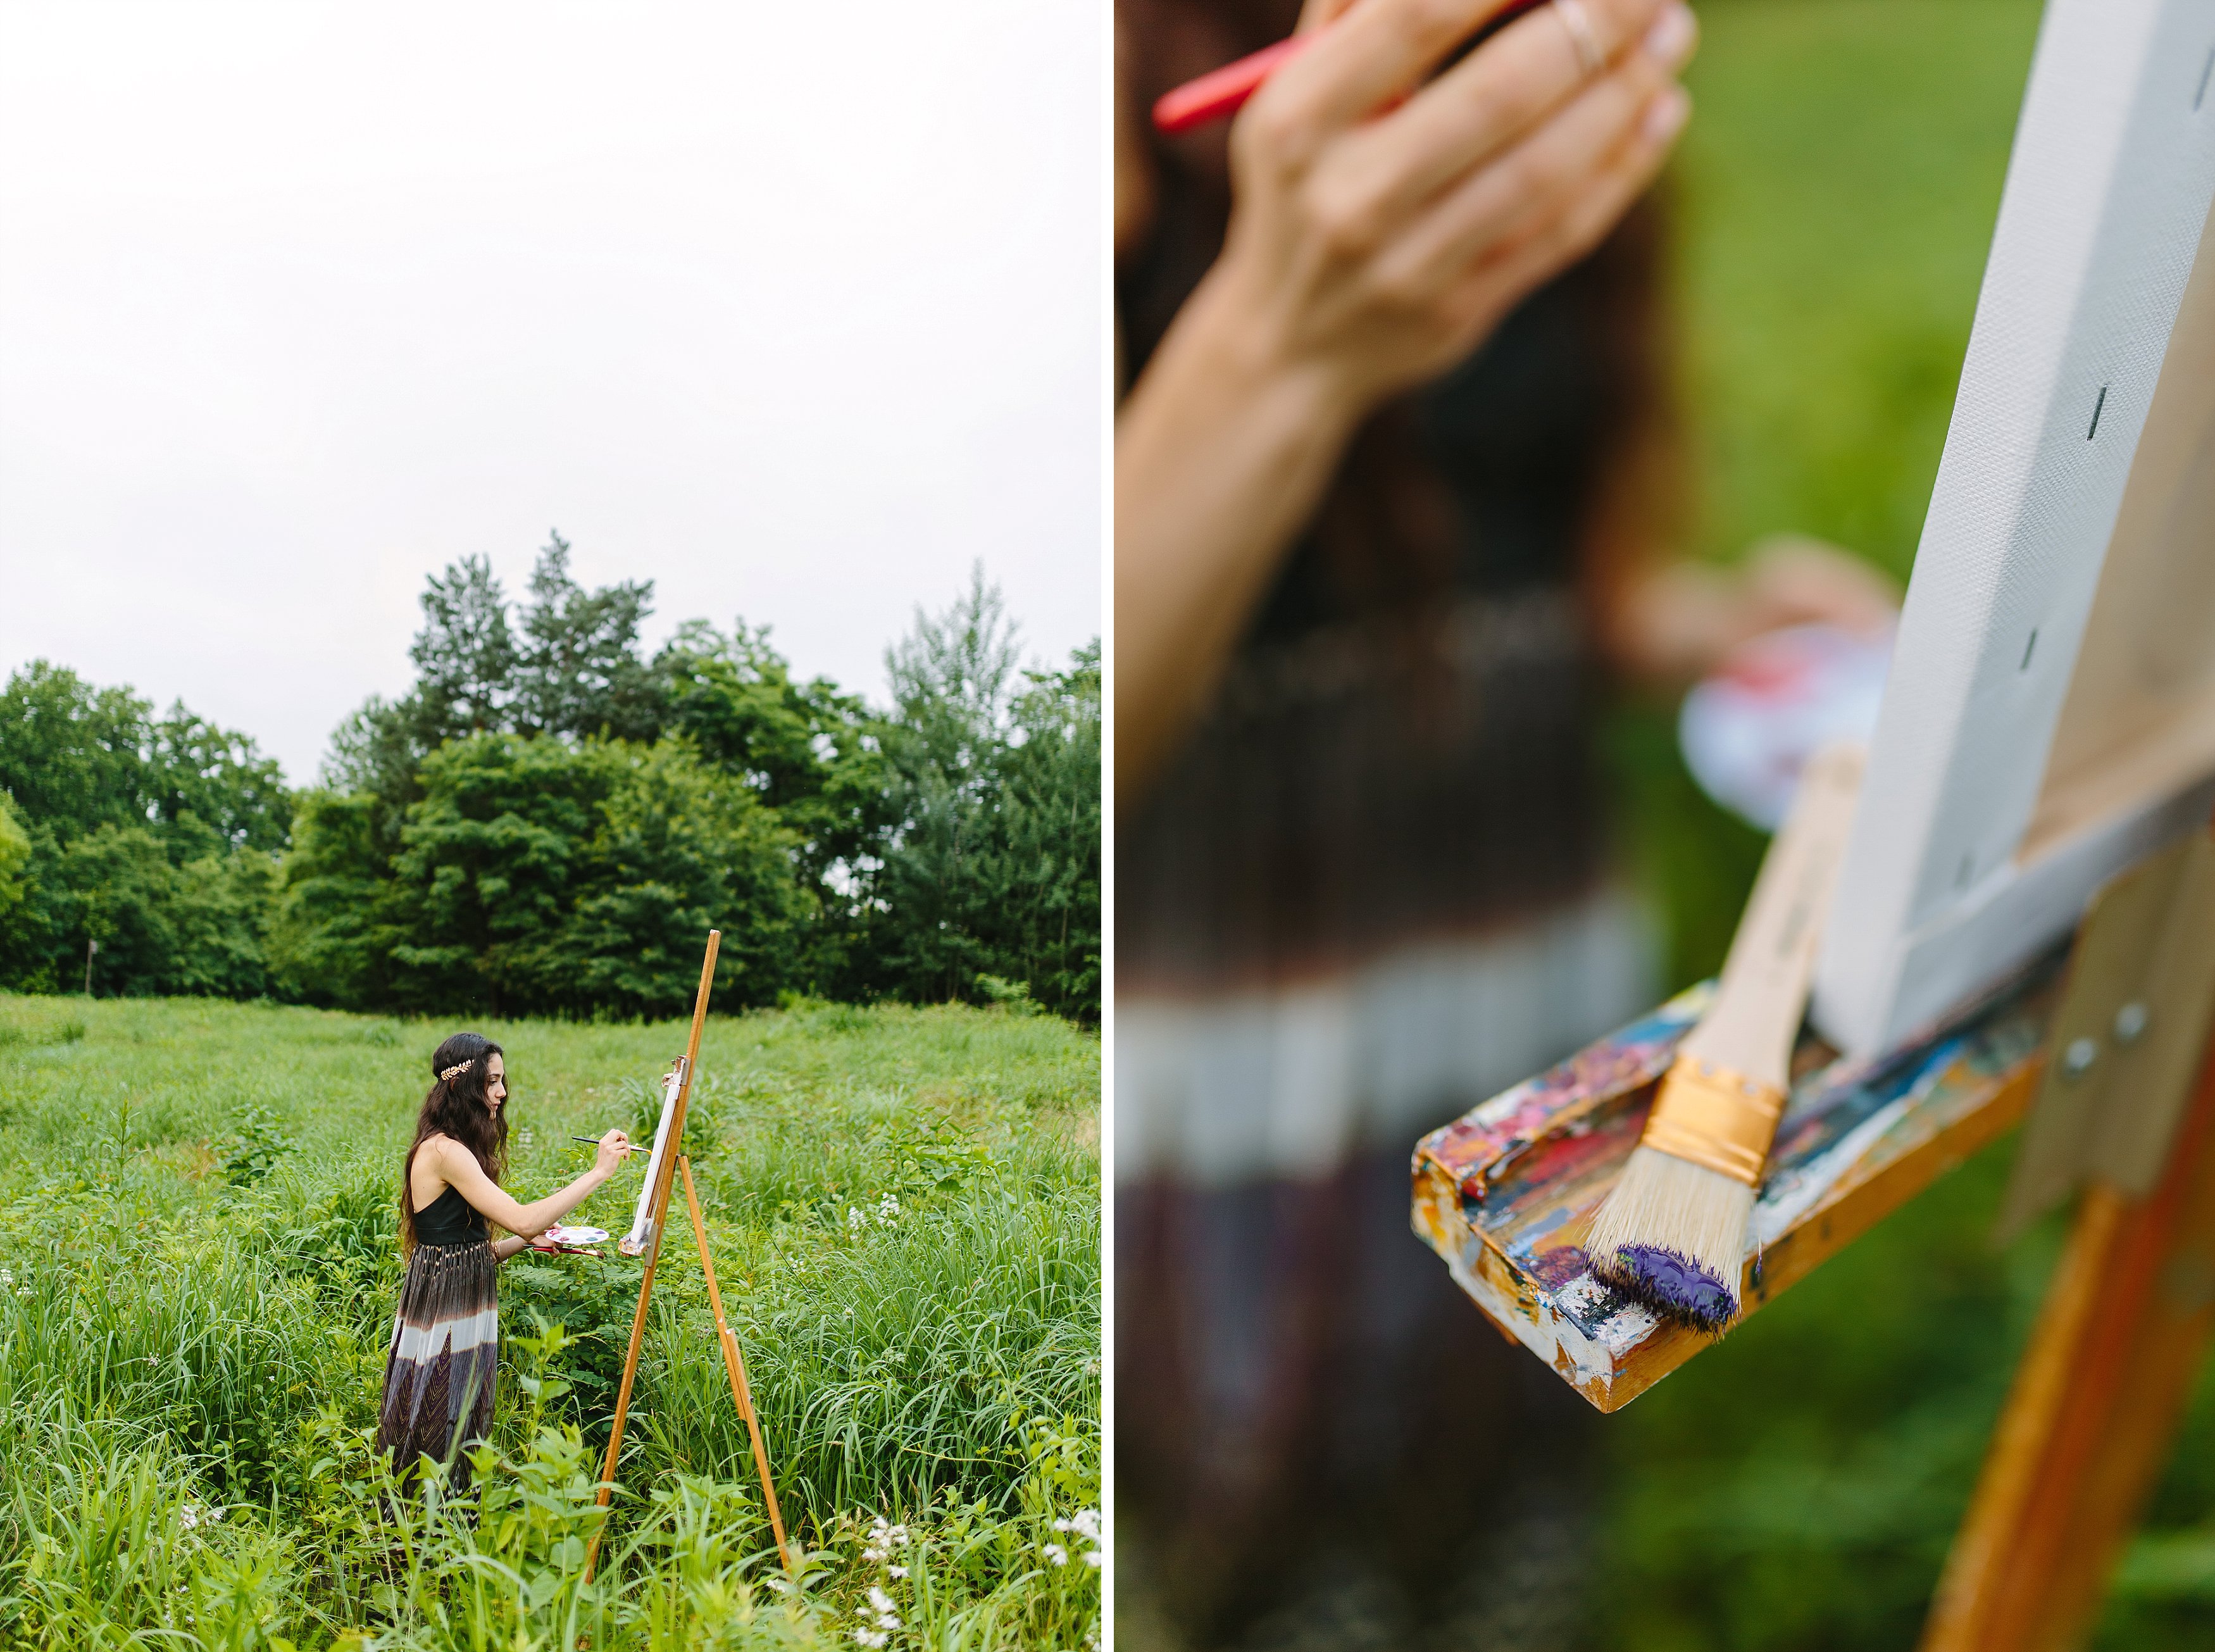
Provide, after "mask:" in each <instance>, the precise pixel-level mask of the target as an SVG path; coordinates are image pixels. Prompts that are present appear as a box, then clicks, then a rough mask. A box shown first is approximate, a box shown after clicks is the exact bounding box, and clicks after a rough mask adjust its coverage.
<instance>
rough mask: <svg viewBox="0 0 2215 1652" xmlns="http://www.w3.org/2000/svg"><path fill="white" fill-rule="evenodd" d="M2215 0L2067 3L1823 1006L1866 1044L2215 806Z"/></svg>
mask: <svg viewBox="0 0 2215 1652" xmlns="http://www.w3.org/2000/svg"><path fill="white" fill-rule="evenodd" d="M2212 81H2215V0H2052V3H2051V4H2050V5H2049V6H2048V7H2047V9H2046V17H2045V21H2044V22H2043V23H2042V25H2041V27H2040V34H2039V41H2038V49H2037V55H2036V57H2035V58H2034V62H2033V64H2032V69H2031V77H2030V84H2029V89H2028V92H2027V94H2026V95H2025V97H2024V101H2023V109H2022V119H2021V122H2020V124H2019V126H2018V127H2017V130H2016V142H2015V149H2014V152H2013V154H2012V156H2011V157H2010V158H2009V165H2008V177H2007V186H2006V189H2005V191H2004V193H2003V196H2002V199H2001V202H2000V212H1999V221H1998V224H1997V228H1996V230H1995V231H1994V233H1993V237H1992V250H1991V260H1990V261H1989V263H1988V264H1987V266H1986V267H1985V281H1984V286H1983V290H1982V292H1980V294H1979V298H1978V304H1977V316H1976V322H1975V325H1974V328H1973V331H1972V334H1971V336H1970V341H1969V350H1968V356H1967V360H1966V362H1965V363H1964V365H1963V367H1962V372H1961V384H1960V392H1959V395H1958V396H1957V397H1956V399H1955V402H1954V416H1953V421H1952V423H1951V425H1950V427H1948V432H1947V437H1946V448H1945V453H1944V456H1943V458H1942V460H1941V461H1940V464H1939V470H1938V478H1937V482H1936V486H1935V488H1933V490H1932V494H1931V501H1930V513H1929V514H1928V516H1927V517H1926V519H1925V520H1924V531H1923V538H1922V543H1921V544H1920V546H1919V548H1918V550H1917V556H1916V563H1915V571H1914V574H1913V576H1912V578H1911V580H1910V583H1909V586H1908V592H1907V600H1906V605H1905V609H1904V611H1903V612H1902V615H1901V620H1900V629H1899V642H1898V645H1897V648H1896V649H1895V652H1894V654H1893V666H1892V673H1891V676H1890V678H1889V679H1888V681H1887V685H1886V691H1885V702H1884V709H1883V710H1882V712H1881V715H1880V716H1879V719H1878V724H1877V731H1876V734H1875V737H1874V740H1873V742H1872V745H1871V750H1870V755H1869V763H1868V772H1867V777H1866V779H1865V780H1864V783H1863V789H1862V808H1861V811H1860V814H1859V817H1858V819H1857V820H1856V826H1855V831H1854V836H1853V839H1852V842H1851V844H1850V847H1849V849H1848V851H1847V856H1846V860H1845V863H1844V869H1843V871H1842V873H1841V875H1840V880H1839V885H1838V899H1837V904H1836V906H1834V908H1833V911H1832V918H1831V920H1830V924H1829V927H1828V932H1827V935H1826V937H1825V949H1824V954H1823V957H1822V961H1821V963H1820V965H1819V968H1818V972H1817V977H1816V992H1815V1005H1814V1014H1815V1018H1816V1022H1817V1024H1818V1026H1819V1028H1820V1029H1822V1030H1823V1031H1824V1033H1825V1035H1827V1036H1829V1037H1830V1038H1831V1039H1832V1041H1835V1042H1837V1043H1838V1044H1839V1045H1841V1046H1842V1047H1844V1048H1845V1049H1847V1050H1848V1051H1850V1052H1851V1053H1856V1054H1862V1055H1868V1054H1874V1053H1879V1052H1881V1051H1882V1050H1885V1049H1887V1048H1890V1047H1893V1046H1895V1045H1896V1044H1898V1043H1899V1042H1900V1041H1902V1040H1903V1039H1904V1038H1905V1037H1906V1036H1907V1035H1910V1034H1911V1033H1912V1032H1913V1031H1915V1030H1916V1029H1918V1028H1920V1027H1924V1026H1927V1025H1928V1024H1930V1023H1932V1022H1933V1021H1935V1020H1936V1019H1938V1018H1940V1017H1941V1016H1943V1015H1945V1014H1946V1013H1947V1012H1948V1010H1952V1009H1954V1008H1956V1007H1958V1006H1959V1005H1960V1004H1962V1003H1963V1002H1964V1001H1966V1000H1967V999H1969V998H1973V997H1974V996H1976V995H1977V994H1978V993H1979V992H1981V991H1982V990H1984V989H1985V987H1987V986H1991V984H1992V983H1993V982H1995V981H1996V980H1998V979H2000V978H2001V977H2002V976H2003V975H2004V974H2006V973H2008V972H2009V970H2011V969H2013V968H2014V967H2016V966H2018V965H2020V964H2022V963H2023V962H2026V961H2028V960H2029V959H2030V958H2031V957H2033V956H2034V955H2036V954H2037V953H2038V952H2039V951H2040V950H2041V949H2044V948H2045V947H2046V946H2047V945H2049V944H2051V943H2053V942H2055V941H2057V940H2059V938H2060V937H2063V936H2065V935H2066V934H2067V933H2068V932H2069V930H2070V929H2071V926H2073V925H2074V924H2075V923H2076V921H2077V917H2078V915H2079V914H2080V913H2081V912H2082V911H2083V907H2084V904H2085V902H2086V900H2088V899H2089V897H2090V895H2091V894H2092V892H2093V890H2094V889H2095V887H2098V885H2099V884H2100V883H2101V882H2102V881H2104V880H2105V879H2106V878H2108V876H2110V875H2113V874H2114V872H2116V871H2118V870H2120V869H2122V868H2123V867H2125V866H2127V865H2129V864H2130V863H2132V862H2133V861H2135V860H2137V859H2138V857H2141V856H2142V855H2144V853H2146V852H2147V851H2150V850H2151V849H2153V848H2155V847H2157V846H2158V845H2160V844H2163V843H2164V842H2167V841H2169V840H2170V839H2173V838H2176V837H2179V836H2181V834H2182V833H2184V832H2187V831H2189V830H2190V829H2192V827H2194V826H2197V825H2200V824H2201V823H2204V822H2205V821H2206V819H2207V818H2208V814H2209V810H2210V808H2211V805H2215V223H2211V219H2210V213H2209V208H2210V201H2211V199H2212V198H2215V84H2211V82H2212Z"/></svg>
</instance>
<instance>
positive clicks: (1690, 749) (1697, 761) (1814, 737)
mask: <svg viewBox="0 0 2215 1652" xmlns="http://www.w3.org/2000/svg"><path fill="white" fill-rule="evenodd" d="M1891 663H1892V636H1891V633H1890V632H1889V631H1887V632H1886V633H1885V634H1884V635H1882V636H1874V637H1871V636H1856V635H1855V634H1854V633H1852V632H1850V631H1846V630H1841V629H1839V628H1838V627H1837V626H1835V625H1795V626H1792V627H1790V628H1789V629H1785V630H1781V631H1771V632H1770V633H1768V634H1767V635H1766V636H1758V637H1755V638H1754V639H1753V640H1752V642H1748V643H1746V644H1745V645H1744V646H1743V647H1741V648H1737V649H1735V650H1733V652H1732V654H1731V655H1730V657H1729V658H1728V659H1727V660H1725V661H1724V662H1723V666H1722V669H1721V670H1720V671H1718V672H1716V673H1715V675H1714V676H1712V677H1710V678H1709V679H1706V680H1705V681H1704V682H1703V683H1701V684H1700V685H1698V686H1697V688H1695V689H1693V691H1691V692H1690V694H1688V695H1686V696H1685V697H1684V710H1683V711H1682V712H1681V713H1680V714H1679V715H1678V719H1677V742H1678V746H1681V747H1682V748H1683V750H1684V766H1685V767H1686V768H1688V769H1690V771H1692V777H1693V778H1694V779H1695V780H1697V781H1698V782H1699V783H1700V789H1701V790H1703V791H1704V792H1706V793H1707V794H1708V795H1709V796H1710V797H1712V798H1714V799H1715V801H1717V802H1718V803H1721V805H1722V806H1723V807H1724V808H1727V809H1729V810H1730V811H1731V812H1732V813H1733V814H1739V815H1741V816H1743V817H1744V818H1745V819H1746V820H1751V821H1752V823H1753V824H1754V825H1756V826H1759V827H1761V828H1762V830H1764V832H1773V831H1775V830H1776V824H1777V822H1778V821H1780V820H1782V819H1783V818H1784V811H1785V809H1786V808H1787V807H1788V806H1789V804H1790V803H1791V801H1792V794H1793V791H1794V789H1795V788H1796V787H1797V786H1798V784H1799V783H1800V771H1801V768H1803V767H1804V766H1805V765H1806V764H1807V759H1808V758H1810V757H1813V755H1814V754H1815V752H1817V751H1819V750H1820V749H1821V748H1822V747H1823V746H1827V745H1829V744H1830V743H1831V742H1832V741H1833V740H1862V741H1866V740H1868V738H1869V736H1870V735H1871V734H1873V733H1874V731H1875V728H1876V714H1877V708H1878V706H1879V705H1880V704H1881V703H1882V701H1883V699H1884V679H1885V672H1886V671H1887V668H1888V667H1889V666H1890V665H1891Z"/></svg>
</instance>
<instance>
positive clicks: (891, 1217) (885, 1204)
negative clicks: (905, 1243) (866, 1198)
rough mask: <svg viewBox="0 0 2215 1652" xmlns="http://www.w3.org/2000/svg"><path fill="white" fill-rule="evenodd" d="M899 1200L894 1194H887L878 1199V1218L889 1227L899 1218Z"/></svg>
mask: <svg viewBox="0 0 2215 1652" xmlns="http://www.w3.org/2000/svg"><path fill="white" fill-rule="evenodd" d="M899 1213H900V1209H899V1200H898V1199H897V1198H895V1197H894V1196H893V1194H886V1195H885V1196H884V1197H883V1198H881V1199H880V1200H878V1201H877V1219H878V1220H879V1221H880V1222H882V1223H883V1224H884V1225H886V1226H887V1227H890V1226H891V1225H893V1223H894V1222H896V1221H898V1220H899Z"/></svg>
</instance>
